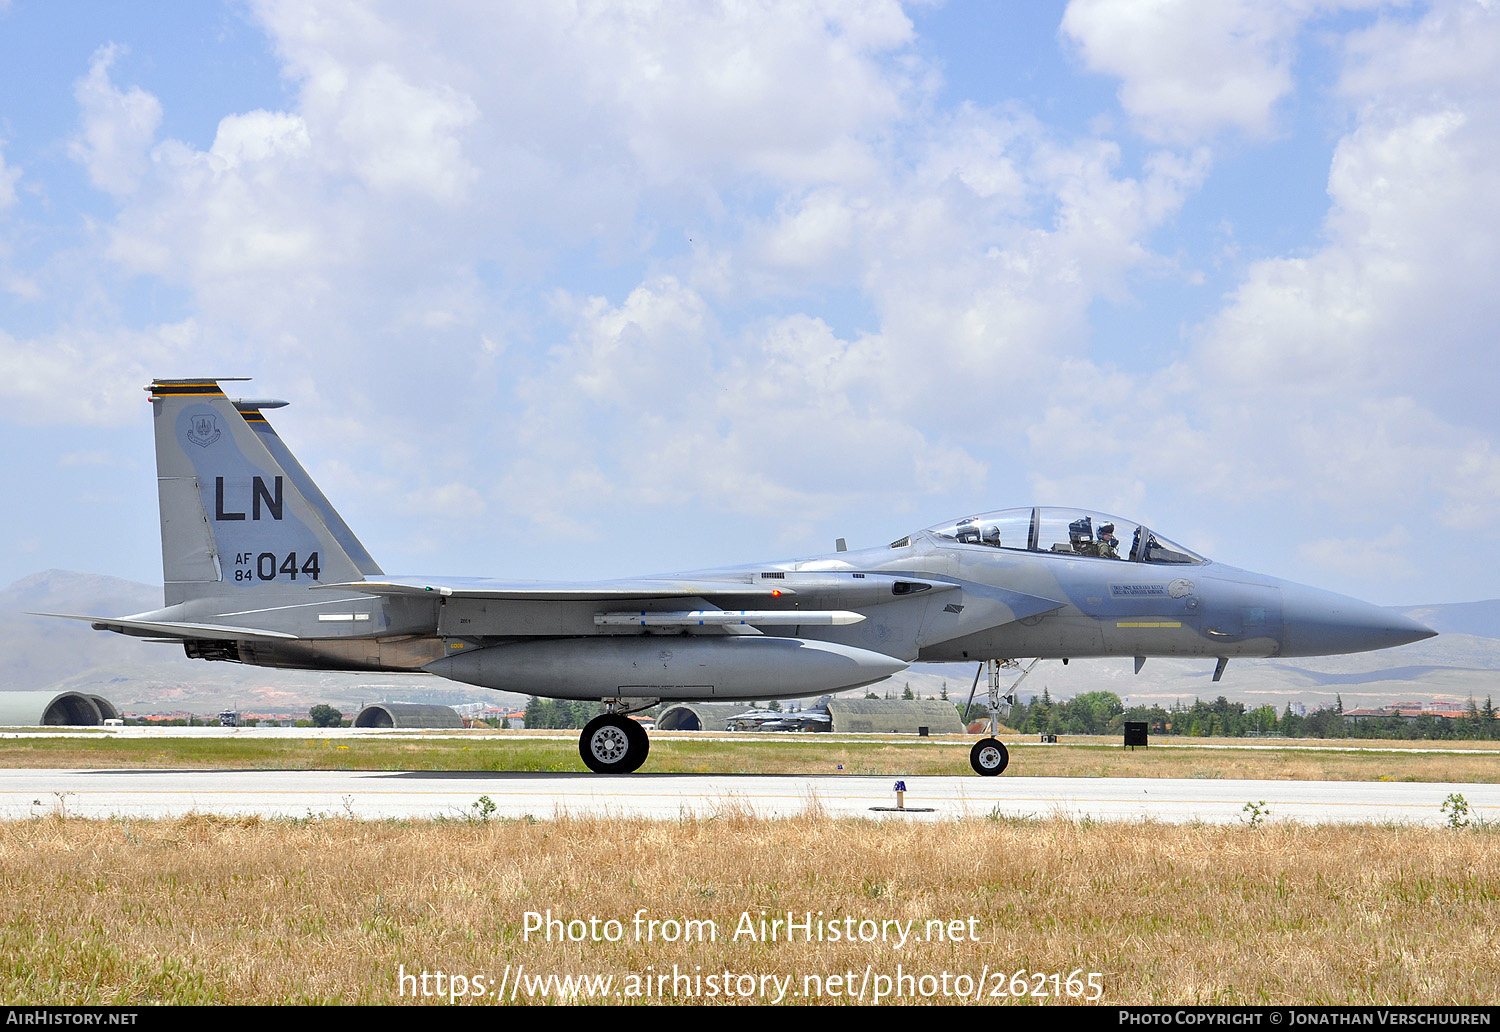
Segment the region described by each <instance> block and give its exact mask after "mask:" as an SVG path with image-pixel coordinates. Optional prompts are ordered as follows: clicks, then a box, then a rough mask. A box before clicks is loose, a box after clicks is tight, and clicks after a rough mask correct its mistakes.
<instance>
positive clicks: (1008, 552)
mask: <svg viewBox="0 0 1500 1032" xmlns="http://www.w3.org/2000/svg"><path fill="white" fill-rule="evenodd" d="M221 382H229V378H220V379H178V380H167V379H162V380H156V381H154V382H153V383H152V384H150V385H149V386H148V387H147V388H146V390H147V392H148V393H149V396H150V401H151V407H152V413H153V418H154V420H155V430H156V469H157V487H158V493H159V499H160V503H161V542H162V576H163V580H164V582H165V599H164V603H165V604H164V606H163V607H162V608H161V609H157V610H154V611H152V612H147V613H138V614H135V615H132V616H123V617H116V618H107V619H106V618H98V617H75V619H85V620H88V621H89V622H91V623H92V625H93V627H95V628H96V629H98V630H106V631H115V632H118V633H120V634H127V635H134V636H137V637H142V638H147V639H151V640H155V641H167V642H176V643H180V644H181V645H182V647H183V648H184V649H185V650H186V652H187V654H188V655H189V656H191V657H195V658H198V659H205V660H218V661H226V662H234V663H249V664H255V665H259V666H270V667H291V668H300V669H317V670H351V671H410V672H420V671H425V672H427V673H429V674H435V675H437V676H438V677H445V678H449V679H451V680H455V681H462V682H465V683H467V684H473V685H479V686H482V687H485V688H494V689H499V690H504V691H512V692H521V693H525V694H529V695H540V696H550V697H556V698H567V699H584V700H599V701H600V702H601V703H602V704H603V708H604V713H603V714H602V715H600V716H598V717H596V718H595V719H594V720H592V721H591V722H590V723H589V724H588V726H587V727H585V728H584V729H583V733H582V735H581V736H580V739H579V754H580V756H581V757H582V759H583V762H584V763H585V764H586V765H587V766H588V767H589V768H590V769H592V770H594V771H596V772H600V773H626V772H630V771H634V770H636V769H637V768H639V767H640V766H641V764H642V763H643V762H644V761H645V759H646V756H647V753H648V751H649V749H650V741H649V739H648V737H647V733H646V732H645V730H644V729H642V727H641V726H640V724H639V723H638V722H636V721H634V720H630V719H628V718H627V716H626V714H628V713H632V712H637V711H639V710H643V709H646V708H647V707H649V706H652V705H655V704H656V703H657V702H660V701H662V700H674V701H676V700H698V701H733V700H752V699H771V698H776V699H788V698H798V697H807V696H817V695H824V694H828V693H831V692H839V691H844V690H847V689H851V688H858V687H861V686H864V685H867V684H871V683H873V682H876V681H880V680H882V679H883V678H886V677H888V676H890V675H891V674H894V673H896V672H897V671H900V670H902V669H904V668H906V667H907V666H908V665H909V664H911V663H916V662H964V661H968V662H977V663H979V664H980V666H979V668H978V669H979V671H982V670H983V669H984V668H985V667H986V666H988V668H989V669H990V671H991V680H990V696H991V702H992V705H991V706H990V712H991V714H992V716H991V723H990V726H989V732H988V733H987V734H986V736H985V737H984V738H982V739H981V740H979V741H978V742H976V743H975V744H974V747H973V750H972V752H971V757H970V758H971V762H972V765H973V767H974V769H975V770H976V771H977V772H978V773H980V774H984V775H995V774H999V773H1000V772H1001V771H1003V770H1004V769H1005V768H1006V766H1007V764H1008V762H1009V757H1008V754H1007V752H1006V749H1005V746H1004V745H1003V744H1002V743H1001V742H1000V741H999V739H998V738H997V737H996V735H995V732H996V729H997V726H996V724H995V720H996V719H997V718H996V717H995V716H994V714H995V713H996V712H997V710H998V704H999V703H1000V702H1001V701H1003V696H1002V691H1001V686H1000V683H999V673H1000V670H1001V668H1002V663H1009V664H1010V665H1014V664H1013V661H1014V660H1016V659H1018V658H1028V659H1033V660H1035V659H1061V660H1063V661H1064V662H1066V661H1067V660H1068V659H1070V658H1073V657H1080V656H1131V657H1134V659H1135V664H1136V670H1137V671H1139V670H1140V666H1141V664H1142V663H1144V662H1145V661H1146V658H1147V657H1151V656H1201V657H1204V658H1205V659H1214V660H1215V661H1216V666H1215V668H1214V674H1213V676H1214V680H1218V679H1219V677H1220V676H1221V675H1222V674H1223V672H1224V667H1225V664H1226V663H1227V662H1228V661H1229V660H1230V659H1232V658H1236V657H1242V656H1262V657H1264V656H1317V655H1330V654H1334V653H1344V652H1362V651H1366V650H1371V649H1383V648H1389V647H1391V646H1394V645H1401V644H1404V643H1407V642H1412V641H1417V640H1419V639H1422V638H1426V637H1430V636H1431V635H1432V634H1434V633H1435V632H1434V631H1431V630H1429V629H1428V628H1426V627H1423V626H1422V625H1420V624H1418V623H1416V622H1414V621H1412V620H1409V619H1407V618H1406V617H1404V616H1400V615H1397V614H1395V613H1393V612H1391V611H1389V610H1386V609H1382V608H1379V607H1377V606H1374V605H1370V604H1367V603H1364V602H1360V601H1356V600H1355V599H1352V598H1346V597H1344V596H1341V595H1335V594H1332V593H1330V592H1326V591H1320V590H1318V589H1316V588H1310V587H1305V586H1303V585H1300V584H1292V583H1289V582H1287V581H1282V580H1277V579H1275V578H1273V577H1267V576H1263V575H1261V574H1256V573H1250V572H1248V571H1245V570H1237V569H1234V568H1232V567H1229V566H1225V565H1223V564H1222V563H1216V562H1212V561H1210V560H1209V559H1206V558H1204V557H1203V556H1201V555H1198V554H1197V553H1195V552H1192V551H1190V550H1189V549H1187V548H1185V547H1183V546H1181V545H1179V544H1176V543H1175V542H1174V541H1171V540H1169V539H1168V538H1167V537H1165V536H1164V535H1163V534H1161V533H1158V532H1157V531H1156V530H1155V529H1154V528H1150V527H1146V526H1143V525H1141V524H1139V523H1133V522H1131V521H1128V520H1124V519H1119V518H1117V517H1112V516H1107V515H1104V514H1102V513H1096V512H1091V511H1086V510H1080V509H1064V508H1053V507H1050V506H1028V507H1024V508H1014V509H1004V510H1000V511H995V512H986V513H981V514H978V515H973V516H968V517H965V518H963V519H957V520H951V521H948V522H945V523H940V524H938V525H936V526H932V527H928V528H927V529H925V530H919V531H915V532H913V533H911V534H908V535H905V536H903V537H901V538H899V539H897V540H896V541H893V542H892V543H891V544H890V545H888V546H884V547H879V548H865V549H861V550H857V551H846V550H839V551H836V552H834V553H831V554H828V555H820V556H813V557H811V558H805V559H795V560H788V561H781V562H765V563H755V564H751V565H747V566H737V567H731V568H727V569H716V570H708V571H700V572H692V573H680V574H672V575H667V576H659V577H649V578H644V579H636V580H611V581H602V582H596V583H557V584H546V583H530V582H507V581H494V580H475V579H461V578H446V577H406V576H400V577H397V576H389V575H387V574H386V573H385V572H384V571H382V569H381V568H380V566H378V565H377V564H376V562H375V560H374V559H373V558H372V557H371V556H370V553H369V552H368V551H366V550H365V548H364V546H363V545H361V544H360V543H359V540H358V539H357V538H356V537H355V536H354V534H353V532H352V531H351V530H350V529H349V527H348V525H347V524H345V522H344V521H343V519H341V518H340V517H339V515H338V513H337V512H335V511H334V509H333V506H332V505H330V504H329V502H328V499H327V498H326V497H324V495H323V493H322V492H321V491H320V490H318V487H317V485H316V484H314V483H313V481H312V478H311V477H310V476H308V473H307V471H306V470H305V469H304V468H303V467H302V465H301V464H300V463H298V461H297V460H296V458H294V457H293V455H292V453H291V452H290V451H289V450H288V449H287V447H286V445H285V444H284V443H283V442H282V440H281V438H280V437H279V436H278V435H277V434H276V432H275V431H274V430H273V429H272V428H271V424H270V423H269V422H268V421H267V419H266V415H265V413H266V411H267V410H269V409H273V408H277V407H280V406H281V405H284V404H285V402H281V401H270V400H255V399H241V400H231V399H230V398H229V397H228V396H227V395H226V394H225V393H224V390H223V388H222V386H221ZM1028 669H1029V668H1028ZM978 676H979V674H978V673H977V672H976V675H975V681H976V684H977V682H978Z"/></svg>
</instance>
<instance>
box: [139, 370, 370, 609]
mask: <svg viewBox="0 0 1500 1032" xmlns="http://www.w3.org/2000/svg"><path fill="white" fill-rule="evenodd" d="M146 390H147V391H149V392H150V394H151V406H152V412H153V417H154V420H155V425H156V476H157V486H158V491H159V496H160V501H161V545H162V579H163V581H164V583H165V592H166V604H167V605H174V604H176V603H178V602H185V601H188V600H190V599H194V598H200V597H204V596H223V595H231V594H239V593H243V592H254V591H257V590H264V589H266V588H272V587H278V588H282V589H286V588H297V587H309V586H311V585H314V584H318V583H325V582H344V581H354V580H362V579H364V576H365V574H366V572H367V570H375V571H378V570H379V567H377V566H375V564H374V561H373V560H372V559H370V556H369V553H368V552H366V551H365V550H364V548H363V546H361V545H359V542H358V540H357V539H356V538H355V537H354V535H353V534H352V533H350V531H349V528H348V526H347V525H345V524H344V521H343V520H342V519H340V518H339V517H338V515H337V513H335V512H334V511H333V508H332V507H331V506H330V505H329V504H328V500H327V499H326V498H324V497H323V494H322V492H321V491H318V490H317V488H316V486H314V485H313V484H312V480H311V479H310V478H309V477H308V475H307V471H306V470H304V469H303V468H302V466H301V464H300V463H298V462H297V461H296V460H295V459H294V458H292V457H291V453H290V452H289V451H287V449H286V446H285V445H284V444H283V443H282V442H281V439H280V438H279V437H277V436H276V435H275V434H274V433H273V432H270V426H269V424H266V425H265V430H264V431H263V432H257V431H256V430H255V429H252V427H251V425H250V424H249V423H247V422H246V417H245V416H243V415H241V413H240V412H239V411H238V410H237V409H236V408H235V406H234V404H233V403H232V402H231V401H230V400H229V399H228V398H227V397H225V395H224V392H223V390H222V389H221V388H220V387H219V381H218V380H216V379H195V380H156V381H154V382H153V383H152V384H151V385H150V386H149V387H147V388H146ZM254 411H256V414H257V415H258V410H254ZM262 418H263V417H262ZM286 460H290V462H289V463H288V462H287V461H286ZM309 488H311V491H309V490H308V489H309ZM309 495H311V497H309ZM335 527H336V528H337V530H335V529H334V528H335ZM341 538H342V539H343V540H341ZM346 542H352V543H353V546H354V549H355V552H354V553H353V554H351V551H350V549H349V548H348V547H346ZM355 555H357V556H358V559H356V558H355Z"/></svg>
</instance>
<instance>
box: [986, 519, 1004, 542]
mask: <svg viewBox="0 0 1500 1032" xmlns="http://www.w3.org/2000/svg"><path fill="white" fill-rule="evenodd" d="M984 543H985V544H987V545H991V544H993V545H998V544H999V543H1000V528H999V527H997V526H995V524H993V523H991V524H990V525H988V526H987V527H985V528H984Z"/></svg>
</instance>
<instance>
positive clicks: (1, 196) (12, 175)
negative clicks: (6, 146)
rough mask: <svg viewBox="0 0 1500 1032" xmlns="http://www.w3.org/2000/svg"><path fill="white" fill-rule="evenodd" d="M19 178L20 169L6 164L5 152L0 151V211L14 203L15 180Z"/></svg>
mask: <svg viewBox="0 0 1500 1032" xmlns="http://www.w3.org/2000/svg"><path fill="white" fill-rule="evenodd" d="M20 178H21V170H20V169H19V168H16V167H15V166H7V165H6V163H5V154H4V152H3V151H0V211H4V210H5V209H6V208H9V207H10V206H11V205H13V204H15V203H16V181H17V180H19V179H20Z"/></svg>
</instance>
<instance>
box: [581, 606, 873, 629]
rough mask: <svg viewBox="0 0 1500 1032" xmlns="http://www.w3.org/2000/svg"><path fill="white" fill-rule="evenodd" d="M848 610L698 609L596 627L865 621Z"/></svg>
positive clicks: (624, 616) (606, 620) (615, 618)
mask: <svg viewBox="0 0 1500 1032" xmlns="http://www.w3.org/2000/svg"><path fill="white" fill-rule="evenodd" d="M864 618H865V617H864V614H863V613H851V612H848V611H847V610H808V611H806V612H802V611H799V610H795V609H769V610H766V609H761V610H756V609H739V610H727V611H726V610H723V609H695V610H691V611H689V612H684V613H648V612H639V613H596V614H594V626H596V627H726V626H731V625H746V626H760V627H794V626H804V627H845V626H848V625H849V624H857V623H859V622H861V621H862V620H864Z"/></svg>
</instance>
